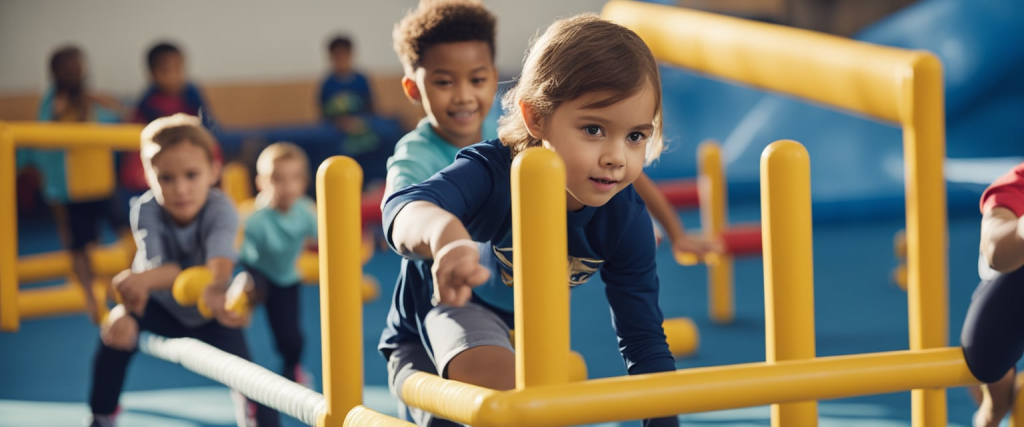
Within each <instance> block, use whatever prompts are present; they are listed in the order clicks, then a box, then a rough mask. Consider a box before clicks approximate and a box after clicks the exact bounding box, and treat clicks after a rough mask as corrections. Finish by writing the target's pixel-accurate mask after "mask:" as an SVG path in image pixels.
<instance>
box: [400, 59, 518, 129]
mask: <svg viewBox="0 0 1024 427" xmlns="http://www.w3.org/2000/svg"><path fill="white" fill-rule="evenodd" d="M402 88H403V89H404V90H405V94H406V96H408V97H409V99H411V100H413V101H415V102H420V103H422V104H423V110H424V111H425V112H426V114H427V118H428V119H429V120H430V124H431V126H433V128H434V130H435V131H436V132H437V133H438V134H439V135H441V137H442V138H444V139H445V140H446V141H448V142H449V143H451V144H452V145H455V146H457V147H460V148H462V147H466V146H469V145H471V144H474V143H477V142H480V140H481V138H482V136H481V131H480V129H481V128H482V126H483V121H484V119H485V118H486V117H487V113H488V112H490V109H491V104H492V103H493V102H494V95H495V93H497V91H498V70H497V69H496V68H495V67H494V56H493V54H492V52H491V48H490V47H489V46H488V45H487V43H485V42H482V41H465V42H455V43H441V44H437V45H434V46H431V47H430V48H428V49H427V50H426V51H425V52H424V53H423V55H422V56H421V59H420V65H419V67H417V68H416V70H415V72H414V75H413V76H412V77H408V76H407V77H404V78H403V79H402Z"/></svg>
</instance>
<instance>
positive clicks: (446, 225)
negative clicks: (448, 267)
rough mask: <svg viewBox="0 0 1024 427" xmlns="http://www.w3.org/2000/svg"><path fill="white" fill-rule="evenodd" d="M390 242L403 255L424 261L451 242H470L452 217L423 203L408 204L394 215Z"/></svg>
mask: <svg viewBox="0 0 1024 427" xmlns="http://www.w3.org/2000/svg"><path fill="white" fill-rule="evenodd" d="M391 239H392V241H393V242H394V244H395V247H396V248H398V250H399V252H401V253H402V254H407V255H411V254H416V255H418V256H419V257H421V258H426V259H431V258H434V255H435V254H437V252H438V251H439V250H440V249H441V248H443V247H444V246H446V245H447V244H449V243H451V242H454V241H457V240H472V239H471V238H470V237H469V232H468V231H466V227H464V226H463V225H462V222H461V221H459V219H458V218H456V217H455V215H452V214H451V213H449V212H448V211H446V210H444V209H441V208H440V207H439V206H437V205H435V204H433V203H430V202H423V201H416V202H410V203H409V204H407V205H405V207H403V208H402V210H401V211H400V212H399V213H398V215H396V216H395V222H394V224H393V225H392V231H391Z"/></svg>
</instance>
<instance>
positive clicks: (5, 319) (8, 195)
mask: <svg viewBox="0 0 1024 427" xmlns="http://www.w3.org/2000/svg"><path fill="white" fill-rule="evenodd" d="M14 156H15V150H14V135H13V134H12V133H11V129H10V128H8V127H7V126H5V125H3V124H0V236H7V237H0V331H4V332H16V331H17V330H18V319H19V316H18V268H17V265H18V208H17V194H16V193H17V185H16V184H15V181H14V178H15V175H16V174H17V173H18V172H17V171H16V170H15V167H16V165H15V159H14Z"/></svg>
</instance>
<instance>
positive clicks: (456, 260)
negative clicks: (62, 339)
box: [432, 240, 491, 307]
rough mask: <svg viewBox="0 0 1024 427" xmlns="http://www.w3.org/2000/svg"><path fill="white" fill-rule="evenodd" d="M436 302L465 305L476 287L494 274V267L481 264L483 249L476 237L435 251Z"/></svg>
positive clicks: (433, 270) (454, 242)
mask: <svg viewBox="0 0 1024 427" xmlns="http://www.w3.org/2000/svg"><path fill="white" fill-rule="evenodd" d="M432 272H433V274H434V301H435V303H440V304H445V305H450V306H454V307H462V306H463V305H465V304H466V303H467V302H469V299H470V297H471V296H472V295H473V288H475V287H477V286H480V285H482V284H484V282H486V281H487V279H489V278H490V277H491V270H489V269H488V268H487V267H484V266H483V265H481V264H480V252H479V250H478V249H477V244H476V242H474V241H472V240H456V241H453V242H451V243H448V244H447V245H444V246H442V247H441V249H440V250H438V251H437V254H435V255H434V266H433V268H432Z"/></svg>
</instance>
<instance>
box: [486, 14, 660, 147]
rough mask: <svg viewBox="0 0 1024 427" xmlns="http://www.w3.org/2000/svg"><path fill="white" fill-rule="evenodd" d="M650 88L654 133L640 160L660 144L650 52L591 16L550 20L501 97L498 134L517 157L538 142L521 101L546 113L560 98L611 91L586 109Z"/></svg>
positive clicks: (617, 27) (638, 41)
mask: <svg viewBox="0 0 1024 427" xmlns="http://www.w3.org/2000/svg"><path fill="white" fill-rule="evenodd" d="M647 87H650V88H651V89H652V90H653V92H654V100H655V107H654V123H653V124H654V131H653V132H652V134H651V135H650V137H649V138H648V140H647V153H646V156H645V160H646V162H647V163H650V162H651V161H653V160H654V159H657V158H658V156H659V155H660V154H661V151H662V149H663V147H664V143H663V141H662V136H661V127H662V118H661V77H660V75H659V73H658V64H657V62H655V60H654V55H652V54H651V50H650V49H648V48H647V45H646V44H644V41H643V40H641V39H640V36H637V35H636V33H634V32H633V31H631V30H629V29H628V28H625V27H622V26H620V25H617V24H614V23H611V22H608V21H605V20H603V19H601V18H599V17H598V16H597V15H594V14H582V15H577V16H574V17H571V18H566V19H562V20H558V21H555V23H554V24H551V26H550V27H548V29H547V31H545V32H544V34H542V35H541V36H540V37H539V38H537V39H536V40H534V42H533V45H532V46H531V47H530V49H529V51H528V53H527V55H526V59H525V60H524V63H523V73H522V75H521V76H520V77H519V82H518V83H517V84H516V86H515V87H514V88H512V89H511V90H509V91H508V93H506V94H505V96H504V98H502V105H503V106H504V109H505V111H509V112H510V113H508V114H506V115H504V116H503V117H502V118H501V119H500V121H499V125H498V137H499V138H501V142H502V143H503V144H505V145H507V146H508V147H510V148H511V149H512V154H513V155H516V154H518V153H519V152H521V151H523V150H525V149H526V148H528V147H533V146H537V145H540V143H541V141H540V140H539V139H536V138H534V137H533V136H531V135H530V133H529V132H528V131H527V129H526V123H524V122H523V116H522V111H521V107H520V105H519V103H520V102H523V103H526V104H529V105H530V106H531V107H532V108H533V111H534V113H535V114H537V115H538V116H539V117H543V118H546V117H550V116H551V114H552V113H554V111H555V109H556V108H558V106H559V105H561V103H562V102H565V101H571V100H573V99H576V98H578V97H579V96H581V95H583V94H586V93H590V92H596V91H610V92H612V93H613V94H614V95H613V96H611V97H609V98H607V99H605V100H602V101H601V102H598V103H596V104H594V105H591V106H590V107H593V108H601V107H606V106H609V105H612V104H615V103H616V102H619V101H621V100H623V99H626V98H629V97H630V96H633V95H635V94H637V93H639V92H640V91H642V90H644V89H645V88H647Z"/></svg>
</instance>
